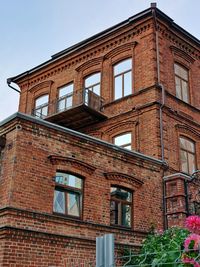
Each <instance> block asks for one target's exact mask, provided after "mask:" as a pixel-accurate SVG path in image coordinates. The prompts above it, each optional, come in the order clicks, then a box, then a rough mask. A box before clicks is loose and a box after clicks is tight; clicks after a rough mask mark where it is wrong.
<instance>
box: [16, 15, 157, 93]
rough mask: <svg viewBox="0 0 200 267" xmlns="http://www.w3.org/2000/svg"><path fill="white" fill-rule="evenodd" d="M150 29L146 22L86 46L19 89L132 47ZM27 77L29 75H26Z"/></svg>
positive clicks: (150, 25)
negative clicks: (115, 51) (113, 52)
mask: <svg viewBox="0 0 200 267" xmlns="http://www.w3.org/2000/svg"><path fill="white" fill-rule="evenodd" d="M152 27H153V25H152V23H151V22H150V21H149V20H148V21H145V22H144V23H143V24H141V25H136V26H135V27H133V28H131V29H128V31H127V32H125V33H119V35H118V36H114V37H113V38H111V39H110V40H108V41H107V40H105V41H104V42H103V43H100V44H99V43H98V44H96V46H95V47H93V48H90V46H89V45H88V50H87V51H85V52H79V54H78V55H72V56H71V57H70V58H67V57H66V58H65V62H63V63H58V65H57V66H55V67H52V68H51V69H49V70H45V71H44V72H43V73H41V74H38V75H35V76H34V77H33V78H30V79H29V80H28V79H26V80H25V81H24V82H23V83H21V85H20V87H21V89H23V88H26V87H30V86H31V87H33V86H34V85H36V84H38V83H40V82H42V81H44V80H45V79H49V78H52V77H54V76H55V75H57V74H59V73H61V72H63V71H66V70H67V69H70V68H74V69H76V68H79V66H78V67H76V66H77V65H79V64H80V63H82V64H81V65H84V64H86V65H87V62H88V61H92V60H94V59H96V58H101V57H104V55H105V54H109V52H112V51H113V49H115V48H117V49H118V47H122V46H123V45H125V46H127V47H129V46H130V47H132V46H133V45H136V41H135V37H137V36H139V35H141V34H143V33H144V32H146V31H147V30H149V29H150V28H152ZM119 50H120V48H119ZM102 54H104V55H102ZM111 54H112V53H111ZM68 57H69V56H68ZM58 62H59V59H58ZM52 64H53V63H52ZM44 69H46V67H44ZM27 75H29V74H28V73H27ZM27 77H28V76H27Z"/></svg>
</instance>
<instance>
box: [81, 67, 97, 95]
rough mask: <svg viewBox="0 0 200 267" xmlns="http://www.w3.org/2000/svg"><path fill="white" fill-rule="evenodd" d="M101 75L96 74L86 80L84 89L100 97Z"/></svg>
mask: <svg viewBox="0 0 200 267" xmlns="http://www.w3.org/2000/svg"><path fill="white" fill-rule="evenodd" d="M100 85H101V73H100V72H98V73H94V74H92V75H90V76H88V77H86V78H85V80H84V88H85V89H88V90H90V91H92V92H93V93H95V94H97V95H100V94H101V88H100V87H101V86H100Z"/></svg>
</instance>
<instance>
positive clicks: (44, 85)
mask: <svg viewBox="0 0 200 267" xmlns="http://www.w3.org/2000/svg"><path fill="white" fill-rule="evenodd" d="M52 84H53V81H52V80H49V81H44V82H41V83H39V84H37V85H35V86H33V87H31V88H30V89H29V91H30V92H31V93H32V92H34V93H35V92H36V91H37V90H41V89H42V88H50V87H51V85H52Z"/></svg>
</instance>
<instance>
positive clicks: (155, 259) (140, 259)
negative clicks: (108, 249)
mask: <svg viewBox="0 0 200 267" xmlns="http://www.w3.org/2000/svg"><path fill="white" fill-rule="evenodd" d="M188 235H189V231H188V230H186V229H182V228H177V227H173V228H170V229H168V230H166V231H165V232H164V233H163V234H157V233H153V234H150V235H149V236H148V237H147V238H146V240H145V241H144V243H143V245H142V249H141V251H140V254H139V255H138V256H137V257H132V261H131V262H129V265H130V264H132V265H136V266H142V267H145V266H152V267H156V266H160V267H161V266H163V267H164V266H165V267H172V266H176V267H180V266H183V265H182V264H181V263H180V264H176V265H174V264H173V263H175V262H176V261H177V260H179V262H180V258H181V250H182V249H183V242H184V240H185V239H186V237H187V236H188ZM126 254H127V253H126Z"/></svg>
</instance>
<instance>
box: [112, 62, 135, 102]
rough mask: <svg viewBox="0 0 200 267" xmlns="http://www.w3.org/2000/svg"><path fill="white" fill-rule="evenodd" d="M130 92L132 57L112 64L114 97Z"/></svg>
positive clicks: (117, 97)
mask: <svg viewBox="0 0 200 267" xmlns="http://www.w3.org/2000/svg"><path fill="white" fill-rule="evenodd" d="M131 93H132V59H130V58H129V59H126V60H124V61H121V62H120V63H118V64H116V65H115V66H114V99H115V100H116V99H119V98H121V97H124V96H126V95H130V94H131Z"/></svg>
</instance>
